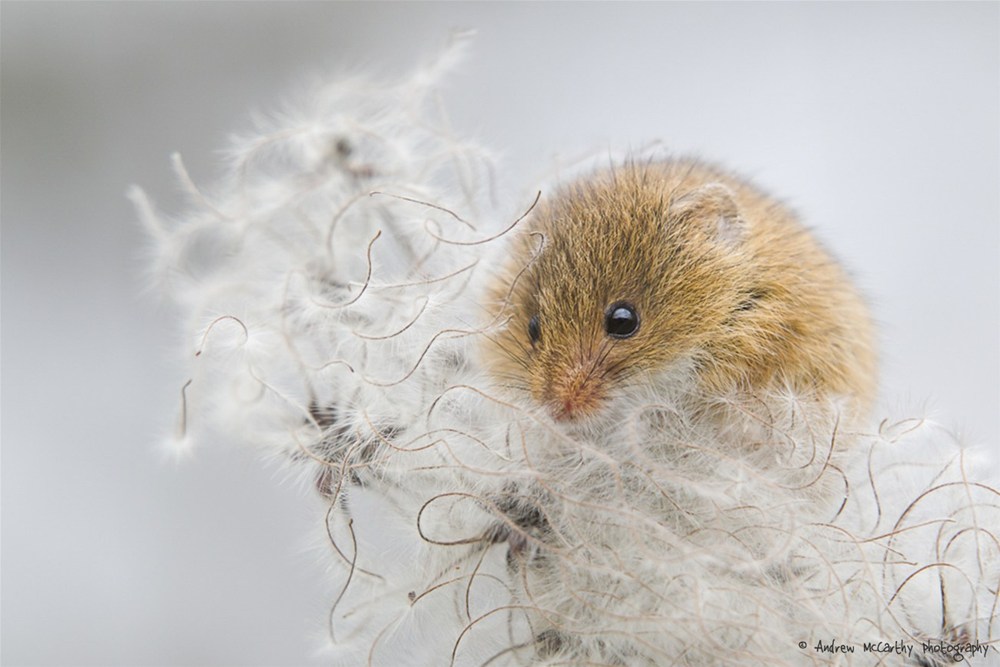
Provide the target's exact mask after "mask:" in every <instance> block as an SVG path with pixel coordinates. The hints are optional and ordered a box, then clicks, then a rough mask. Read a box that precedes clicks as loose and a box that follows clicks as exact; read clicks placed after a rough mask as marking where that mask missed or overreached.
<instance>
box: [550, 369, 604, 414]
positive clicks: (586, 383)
mask: <svg viewBox="0 0 1000 667" xmlns="http://www.w3.org/2000/svg"><path fill="white" fill-rule="evenodd" d="M592 371H593V369H592V364H579V365H576V366H574V367H573V368H571V369H569V370H568V371H564V372H562V373H557V374H555V376H554V378H553V381H552V382H551V383H550V384H549V387H548V398H549V400H548V404H549V409H550V411H551V413H552V416H553V417H554V418H555V419H556V421H573V420H576V419H579V418H581V417H586V416H588V415H591V414H593V413H594V412H596V411H597V409H598V408H599V407H600V405H601V400H602V398H603V395H604V394H603V391H602V390H601V387H600V383H599V382H598V381H597V379H596V378H595V374H594V373H593V372H592Z"/></svg>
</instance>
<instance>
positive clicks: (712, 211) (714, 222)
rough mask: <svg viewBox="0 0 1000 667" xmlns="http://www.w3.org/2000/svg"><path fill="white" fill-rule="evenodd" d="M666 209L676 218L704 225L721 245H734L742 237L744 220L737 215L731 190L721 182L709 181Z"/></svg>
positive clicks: (744, 230) (738, 213)
mask: <svg viewBox="0 0 1000 667" xmlns="http://www.w3.org/2000/svg"><path fill="white" fill-rule="evenodd" d="M669 212H670V217H671V218H674V219H676V220H684V221H689V222H692V223H693V222H694V221H698V222H699V223H701V224H704V225H706V231H707V232H708V233H709V234H710V235H711V236H712V237H713V238H714V239H715V240H716V241H718V242H720V243H722V244H725V245H729V246H735V245H738V244H739V243H740V242H741V241H742V240H743V238H744V237H745V236H746V221H744V220H743V218H741V217H740V210H739V208H738V207H737V206H736V200H735V198H734V197H733V191H732V190H730V189H729V188H728V187H726V186H725V185H723V184H722V183H709V184H707V185H703V186H701V187H700V188H698V189H697V190H692V191H691V192H688V193H687V194H684V195H682V196H680V197H678V198H677V199H675V200H673V201H672V202H671V203H670V209H669ZM695 224H697V223H695Z"/></svg>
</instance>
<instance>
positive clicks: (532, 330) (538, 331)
mask: <svg viewBox="0 0 1000 667" xmlns="http://www.w3.org/2000/svg"><path fill="white" fill-rule="evenodd" d="M528 338H530V339H531V344H532V346H534V345H535V344H536V343H537V342H538V341H540V340H541V339H542V325H541V323H540V322H539V321H538V315H535V316H534V317H532V318H531V319H530V320H528Z"/></svg>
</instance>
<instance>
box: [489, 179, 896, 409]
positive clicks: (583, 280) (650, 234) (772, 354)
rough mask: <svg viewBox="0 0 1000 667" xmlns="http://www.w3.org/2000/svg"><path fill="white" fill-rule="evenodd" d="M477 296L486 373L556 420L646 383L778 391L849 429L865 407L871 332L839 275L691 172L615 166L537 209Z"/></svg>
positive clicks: (710, 391)
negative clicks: (486, 305) (806, 399)
mask: <svg viewBox="0 0 1000 667" xmlns="http://www.w3.org/2000/svg"><path fill="white" fill-rule="evenodd" d="M490 296H491V298H492V301H493V303H494V304H496V305H497V308H498V309H499V310H500V313H501V315H502V316H503V317H504V318H505V319H506V322H507V323H506V326H505V327H504V328H503V329H502V330H501V331H499V332H498V333H497V334H496V335H494V336H493V337H492V340H491V342H490V343H489V344H488V345H487V346H486V353H485V354H486V363H487V366H488V368H489V369H490V370H491V372H492V373H493V374H494V377H495V378H496V380H497V382H498V384H500V385H502V386H504V387H506V388H508V389H509V390H511V391H513V392H515V393H518V394H521V395H522V396H530V399H531V400H532V401H533V402H534V404H535V405H537V406H540V407H543V408H544V409H545V410H547V411H548V413H549V414H550V415H551V416H552V417H553V418H554V419H555V420H557V421H562V422H570V423H581V422H586V421H588V420H591V419H592V418H594V417H595V416H597V415H600V414H602V413H603V412H604V411H605V409H606V408H607V406H608V405H609V404H610V402H611V401H613V399H614V398H616V396H618V395H619V394H620V392H621V391H622V390H624V388H626V387H629V386H632V387H636V386H644V387H646V388H651V389H653V390H654V392H655V390H656V388H657V386H658V384H661V383H674V384H676V383H681V384H684V383H687V384H689V385H691V386H689V387H686V389H687V390H689V392H688V393H690V394H692V395H695V394H697V395H700V396H705V397H711V396H724V395H731V394H733V393H741V394H749V395H760V396H763V395H767V394H768V393H769V392H781V391H786V392H787V391H789V390H790V391H792V392H795V394H796V395H803V396H810V397H816V398H835V399H838V400H842V403H843V405H845V406H846V408H845V413H846V414H849V415H854V416H860V415H863V414H864V413H865V412H866V411H867V410H868V409H869V408H870V406H871V402H872V400H873V398H874V394H875V390H876V379H875V368H876V360H875V352H874V345H873V326H872V323H871V320H870V317H869V314H868V310H867V308H866V306H865V303H864V301H863V300H862V298H861V296H860V295H859V293H858V291H857V289H856V288H855V286H854V284H853V283H852V281H851V280H850V278H849V277H848V275H847V274H846V272H845V271H844V269H843V268H842V267H841V266H840V265H839V264H838V263H837V262H836V261H834V259H833V258H832V257H831V256H830V255H829V254H828V253H827V252H826V251H825V250H824V249H823V248H822V247H821V245H820V244H819V243H818V242H817V240H816V239H815V238H814V237H813V236H812V235H811V234H810V233H809V232H808V231H807V229H806V228H805V227H804V226H803V225H802V224H801V223H800V222H799V221H798V220H797V218H796V216H795V215H794V214H793V213H792V212H791V211H790V210H789V209H788V208H786V207H785V206H784V205H783V204H781V203H780V202H778V201H776V200H775V199H773V198H771V197H770V196H768V195H767V194H765V193H764V192H762V191H761V190H760V189H758V188H757V187H755V186H754V185H752V184H750V183H748V182H746V181H745V180H742V179H740V178H738V177H736V176H734V175H733V174H730V173H728V172H727V171H725V170H722V169H720V168H717V167H714V166H711V165H709V164H705V163H702V162H699V161H695V160H686V159H671V160H665V161H660V162H652V163H648V164H635V163H628V164H625V165H623V166H618V167H615V168H611V169H609V170H606V171H603V172H600V173H597V174H596V175H592V176H590V177H586V178H583V179H582V180H578V181H576V182H573V183H571V184H569V185H567V186H565V187H563V188H562V189H560V190H559V191H558V192H557V193H556V194H555V196H554V197H552V198H551V199H549V200H547V201H546V200H544V199H543V202H542V203H541V204H540V205H539V206H538V207H537V208H536V209H535V210H534V211H533V212H532V214H531V216H530V218H529V220H528V221H527V222H526V227H525V228H524V229H523V230H521V233H520V235H519V237H518V238H516V239H515V240H514V248H513V250H512V252H511V256H510V259H509V260H508V261H507V264H506V266H505V267H504V269H503V270H502V271H501V272H500V274H499V276H498V277H497V278H496V280H495V282H494V284H493V285H491V288H490ZM682 370H683V371H684V372H682Z"/></svg>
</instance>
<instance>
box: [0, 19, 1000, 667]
mask: <svg viewBox="0 0 1000 667" xmlns="http://www.w3.org/2000/svg"><path fill="white" fill-rule="evenodd" d="M0 18H2V95H0V100H2V111H0V119H2V161H3V163H2V176H3V180H2V199H0V205H2V209H0V210H2V224H3V227H2V232H3V236H2V241H3V246H2V271H3V275H2V290H3V291H2V308H3V312H2V346H3V347H2V371H3V376H2V381H3V386H2V401H3V404H2V409H3V422H2V487H0V488H2V531H3V532H2V561H0V567H2V589H0V590H2V627H0V631H2V661H3V663H4V664H5V665H57V664H58V665H70V664H72V665H91V664H93V665H98V664H100V665H112V664H121V665H125V664H128V665H138V664H154V663H155V664H170V665H183V664H191V665H195V664H198V665H205V664H242V665H254V664H298V663H307V662H309V661H310V660H311V658H310V655H311V653H312V651H313V649H314V648H315V647H316V646H317V645H318V640H317V636H318V634H319V633H321V632H322V626H323V618H324V614H325V610H326V606H327V604H328V602H329V601H330V599H331V590H333V587H332V586H331V584H330V583H328V582H326V580H325V577H324V575H323V568H322V565H321V563H320V561H321V560H322V559H321V557H320V556H319V555H317V554H316V553H313V552H310V551H309V550H308V549H307V548H306V545H307V544H308V543H309V540H308V539H307V536H308V535H309V534H310V533H311V532H313V531H315V530H318V529H319V528H318V523H317V521H316V514H315V512H314V511H313V510H314V509H315V506H316V505H317V503H314V502H313V501H312V500H311V496H310V495H309V493H308V492H307V491H306V490H304V489H300V488H297V487H296V486H295V485H293V484H290V483H288V482H287V480H285V479H284V477H283V475H282V474H281V473H279V472H278V471H277V470H276V469H275V468H274V467H268V466H267V465H265V464H263V463H262V462H260V461H258V460H256V459H255V457H254V456H253V455H252V454H251V453H249V452H247V451H243V450H240V449H239V448H237V447H234V446H225V445H222V444H220V445H219V446H216V447H205V448H203V449H202V450H200V451H199V452H198V453H197V455H196V456H195V459H194V460H193V461H189V462H186V463H184V464H182V465H175V464H173V463H170V462H169V461H167V460H165V459H164V458H163V457H162V456H160V455H159V454H158V452H157V449H156V442H157V438H158V436H159V435H160V433H162V431H163V429H164V428H166V427H168V426H169V425H170V424H171V423H172V420H173V419H174V417H175V414H176V412H175V410H176V408H177V399H178V396H179V390H180V384H181V382H182V381H183V377H182V373H183V371H182V370H181V369H179V368H177V367H176V366H175V365H174V362H173V360H175V359H176V358H177V356H178V354H177V352H178V350H179V349H180V348H179V342H178V341H179V340H180V339H179V330H178V328H177V326H176V323H175V321H174V319H173V313H172V311H171V310H170V309H169V308H167V307H165V306H163V305H162V303H161V301H160V300H159V299H158V298H157V295H155V294H150V293H148V292H144V290H143V284H142V279H141V276H142V257H143V248H144V239H143V236H142V233H141V230H140V228H139V225H138V224H137V223H136V215H135V214H134V212H133V210H132V208H131V205H130V204H129V203H128V202H127V201H126V200H125V197H124V192H125V190H126V187H127V186H128V185H129V184H131V183H138V184H141V185H142V186H143V187H145V188H146V189H147V191H148V192H149V193H150V194H151V195H152V196H153V198H154V199H155V200H156V201H157V202H158V203H159V204H160V205H161V207H162V208H164V209H165V210H167V211H178V210H179V209H181V207H182V200H181V197H180V195H179V188H178V187H177V186H176V185H175V181H174V178H173V176H172V174H171V171H170V167H169V160H168V156H169V154H170V153H171V152H172V151H175V150H177V151H180V152H181V153H182V154H183V155H184V157H185V160H186V162H187V165H188V167H189V169H190V171H191V172H192V174H193V175H194V177H195V179H196V180H198V181H200V182H202V183H210V182H211V181H212V179H213V177H214V175H215V174H217V173H218V167H217V165H218V161H219V160H218V154H217V152H216V151H217V149H220V148H223V147H225V146H226V137H227V134H228V133H229V132H231V131H234V130H238V129H244V128H246V127H247V126H248V122H247V119H248V112H249V111H250V110H251V109H258V110H264V111H266V110H269V109H274V108H276V107H277V106H278V105H279V103H280V101H281V100H282V99H283V98H284V97H285V95H286V93H288V92H289V91H291V90H293V89H294V88H295V83H296V82H297V81H301V80H302V78H303V77H304V76H305V75H308V74H314V73H318V72H319V73H322V72H326V71H333V72H336V71H344V70H350V71H356V70H358V69H371V70H373V71H376V72H382V73H385V74H402V73H404V72H405V71H407V70H408V69H409V67H410V66H411V65H412V64H413V63H414V62H415V61H416V60H419V59H424V58H426V57H428V56H430V55H431V54H433V53H434V52H435V51H436V50H437V49H438V48H439V47H440V46H441V45H442V44H444V43H445V41H446V40H447V38H448V33H449V30H450V29H452V28H474V29H476V30H477V31H478V38H477V39H476V40H475V42H474V44H473V47H472V51H471V55H470V57H469V59H468V60H467V62H466V63H465V65H464V67H463V68H462V69H461V70H460V71H459V73H458V74H457V75H455V76H454V77H453V78H452V79H451V80H450V82H449V84H448V86H447V89H446V94H445V99H446V101H447V104H448V109H449V112H450V114H451V118H452V122H453V124H454V126H455V129H456V131H457V132H458V133H459V134H464V135H473V136H478V137H479V138H480V139H481V140H482V141H483V142H484V143H485V144H487V145H488V146H491V147H493V148H495V149H499V150H501V151H502V152H503V154H504V156H505V157H504V160H503V162H502V163H501V166H500V173H501V174H502V176H503V177H504V179H505V180H506V182H507V183H508V185H511V186H512V187H513V188H514V189H515V191H517V189H518V188H521V189H523V190H524V191H526V192H533V188H534V186H535V185H536V183H537V181H538V180H539V178H540V177H542V176H547V175H548V174H549V170H550V168H551V167H552V165H553V161H554V158H555V157H557V156H559V157H561V158H570V157H573V156H575V155H581V154H586V153H588V152H590V151H595V150H596V151H602V150H607V149H609V148H610V149H615V150H619V149H624V148H628V147H630V146H632V147H639V146H643V145H645V144H647V143H648V142H649V141H650V140H654V139H660V140H663V141H664V142H665V143H666V144H667V145H669V146H671V147H673V148H674V149H676V150H677V151H679V152H692V153H696V154H699V155H702V156H704V157H708V158H711V159H715V160H719V161H721V162H723V163H725V164H727V165H729V166H732V167H734V168H736V169H737V170H739V171H742V172H743V173H745V174H748V175H750V176H752V177H755V178H756V179H757V180H758V181H759V182H760V183H761V184H763V185H764V186H766V187H767V188H769V189H770V190H771V191H773V192H775V193H777V194H779V195H780V196H783V197H785V198H786V199H787V200H788V201H790V202H791V203H792V204H793V205H794V206H796V207H797V208H798V209H799V210H800V211H801V212H802V213H803V214H804V216H805V217H806V218H807V220H808V221H809V223H810V224H811V225H812V226H813V227H814V228H815V229H816V230H817V231H818V234H819V235H820V236H821V237H822V238H823V239H825V240H826V241H827V242H828V244H829V245H830V246H831V247H832V248H833V249H834V251H835V253H836V254H837V255H838V256H840V257H841V258H842V259H843V260H844V262H845V263H846V264H847V265H848V266H849V267H850V268H851V270H852V271H853V272H854V274H855V275H856V276H857V277H858V281H859V282H860V283H861V285H862V286H863V288H864V290H865V291H866V293H867V294H868V295H869V296H870V299H871V302H872V304H873V307H874V311H875V313H876V315H877V318H878V320H879V322H880V324H881V332H882V345H883V368H884V373H883V378H884V383H883V397H884V407H885V411H886V412H887V414H893V415H895V416H908V415H916V414H921V415H927V414H930V415H934V416H937V417H938V418H940V419H941V420H943V421H944V422H945V423H947V424H950V425H952V426H953V427H955V428H956V429H958V430H960V431H961V433H962V434H963V436H962V437H963V438H964V439H965V440H966V441H967V442H968V443H970V444H975V443H985V444H989V445H991V446H993V447H998V446H1000V444H998V443H1000V322H998V310H1000V272H998V271H1000V269H998V266H1000V133H998V127H1000V39H998V32H1000V29H998V26H1000V5H998V4H997V3H977V4H957V3H948V4H931V3H919V4H909V3H886V4H857V3H845V4H797V3H796V4H793V3H777V4H756V3H753V4H714V3H713V4H687V3H685V4H680V3H678V4H652V3H643V4H618V3H614V4H613V3H607V4H601V3H597V4H585V5H584V4H570V3H559V4H487V3H482V4H429V5H426V4H386V3H373V4H343V3H334V4H291V3H289V4H283V3H282V4H235V3H233V4H230V3H218V4H216V3H212V4H209V3H205V4H201V3H177V4H156V3H149V4H147V3H134V4H133V3H128V4H126V3H120V4H119V3H112V4H61V3H60V4H55V3H37V4H34V3H28V4H19V3H12V2H7V1H5V2H3V4H2V8H0Z"/></svg>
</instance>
